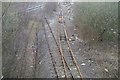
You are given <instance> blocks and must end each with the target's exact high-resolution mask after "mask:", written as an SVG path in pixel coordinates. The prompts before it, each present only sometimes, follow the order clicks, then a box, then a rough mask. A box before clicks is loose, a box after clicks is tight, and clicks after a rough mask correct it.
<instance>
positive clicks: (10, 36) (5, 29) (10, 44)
mask: <svg viewBox="0 0 120 80" xmlns="http://www.w3.org/2000/svg"><path fill="white" fill-rule="evenodd" d="M12 4H13V3H11V4H10V3H9V2H7V3H2V14H4V15H3V17H2V60H3V68H4V69H6V70H3V74H4V76H7V75H9V72H10V71H9V70H10V68H11V65H12V64H13V60H14V59H13V58H14V55H15V54H14V39H15V35H16V32H17V29H18V22H19V17H18V12H17V10H16V9H15V8H14V7H13V6H12ZM8 65H9V66H8Z"/></svg>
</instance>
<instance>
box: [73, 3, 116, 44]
mask: <svg viewBox="0 0 120 80" xmlns="http://www.w3.org/2000/svg"><path fill="white" fill-rule="evenodd" d="M73 12H74V19H75V24H77V26H78V27H79V29H80V30H79V31H80V37H82V38H83V39H84V40H87V41H88V40H89V41H90V40H97V41H99V40H101V39H102V41H107V42H113V43H117V40H118V3H117V2H85V3H84V2H82V3H74V11H73ZM93 38H94V39H93Z"/></svg>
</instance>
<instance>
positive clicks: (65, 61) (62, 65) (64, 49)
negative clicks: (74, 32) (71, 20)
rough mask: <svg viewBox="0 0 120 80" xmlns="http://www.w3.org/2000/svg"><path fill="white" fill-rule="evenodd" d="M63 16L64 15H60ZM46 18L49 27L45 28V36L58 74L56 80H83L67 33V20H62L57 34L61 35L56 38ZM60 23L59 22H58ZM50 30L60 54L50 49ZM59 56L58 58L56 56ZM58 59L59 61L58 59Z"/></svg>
mask: <svg viewBox="0 0 120 80" xmlns="http://www.w3.org/2000/svg"><path fill="white" fill-rule="evenodd" d="M60 16H63V15H60ZM44 18H45V22H46V23H47V27H45V28H44V30H45V36H46V41H47V44H48V49H49V53H50V56H51V60H52V64H53V67H54V71H55V74H56V78H66V79H69V78H70V79H72V80H74V79H75V78H80V80H83V76H82V74H81V71H80V69H79V65H78V63H77V61H76V58H75V56H74V54H73V51H72V49H71V46H70V42H69V38H68V35H67V31H66V25H65V21H63V20H65V19H60V20H62V21H63V22H62V21H60V23H59V24H60V27H59V31H58V32H57V34H59V36H58V38H59V39H56V38H55V34H54V33H53V31H52V28H51V26H50V23H49V22H48V20H47V18H46V17H44ZM58 22H59V20H58ZM48 29H49V32H50V35H51V36H52V38H53V39H52V40H53V41H54V42H55V44H56V47H57V50H58V53H52V49H51V48H50V44H49V40H50V39H48V36H47V33H46V32H47V30H48ZM55 55H57V57H56V56H55ZM56 58H57V59H56Z"/></svg>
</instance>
